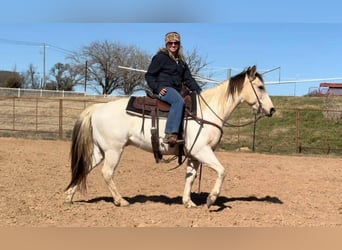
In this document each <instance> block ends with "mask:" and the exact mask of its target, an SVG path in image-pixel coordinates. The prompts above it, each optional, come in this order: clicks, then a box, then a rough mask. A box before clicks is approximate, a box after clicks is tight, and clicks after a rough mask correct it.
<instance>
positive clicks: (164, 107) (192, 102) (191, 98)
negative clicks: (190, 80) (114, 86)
mask: <svg viewBox="0 0 342 250" xmlns="http://www.w3.org/2000/svg"><path fill="white" fill-rule="evenodd" d="M184 102H185V107H186V108H187V109H188V110H189V111H190V112H192V113H196V110H197V105H196V93H195V92H193V93H191V94H189V95H187V96H185V97H184ZM157 105H158V116H159V117H167V116H168V113H169V108H170V105H169V104H168V103H166V102H163V101H161V100H159V99H156V98H151V97H149V96H139V97H138V96H131V97H130V99H129V101H128V104H127V107H126V111H127V112H128V113H132V114H136V115H144V116H150V115H151V112H152V111H153V110H156V108H157Z"/></svg>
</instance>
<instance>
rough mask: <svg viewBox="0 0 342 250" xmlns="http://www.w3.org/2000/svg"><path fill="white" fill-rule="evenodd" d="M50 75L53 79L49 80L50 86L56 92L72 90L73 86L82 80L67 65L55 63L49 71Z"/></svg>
mask: <svg viewBox="0 0 342 250" xmlns="http://www.w3.org/2000/svg"><path fill="white" fill-rule="evenodd" d="M50 75H51V76H52V77H53V79H52V80H50V83H49V84H50V85H51V86H54V89H57V90H67V91H71V90H73V88H74V86H75V85H77V84H79V83H80V82H81V80H82V77H81V76H80V74H78V73H77V72H76V71H75V70H73V68H72V67H71V66H70V65H69V64H63V63H56V64H55V65H54V66H53V67H52V69H51V70H50Z"/></svg>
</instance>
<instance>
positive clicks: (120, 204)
mask: <svg viewBox="0 0 342 250" xmlns="http://www.w3.org/2000/svg"><path fill="white" fill-rule="evenodd" d="M114 205H115V206H117V207H128V206H129V202H128V201H126V200H125V199H120V201H114Z"/></svg>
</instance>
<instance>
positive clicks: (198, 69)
mask: <svg viewBox="0 0 342 250" xmlns="http://www.w3.org/2000/svg"><path fill="white" fill-rule="evenodd" d="M185 59H186V62H187V64H188V66H189V69H190V71H191V73H192V75H193V76H194V77H195V78H197V77H200V76H204V75H203V74H204V73H203V70H204V69H205V68H206V67H207V66H208V62H207V61H206V58H203V57H202V56H200V55H199V53H198V51H197V50H196V49H194V50H192V51H187V52H186V53H185ZM211 76H212V74H211V73H207V74H206V75H205V77H207V78H210V77H211ZM198 84H199V85H200V86H202V87H203V86H204V85H205V84H207V83H206V82H203V81H198Z"/></svg>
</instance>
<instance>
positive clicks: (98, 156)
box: [64, 145, 103, 204]
mask: <svg viewBox="0 0 342 250" xmlns="http://www.w3.org/2000/svg"><path fill="white" fill-rule="evenodd" d="M102 159H103V155H102V153H101V151H100V149H99V148H98V147H97V146H96V145H95V146H94V151H93V162H92V165H91V167H90V169H89V170H88V172H90V171H91V170H92V169H94V168H95V167H96V166H98V165H99V164H100V163H101V161H102ZM77 190H78V185H75V186H72V187H70V188H69V189H68V190H66V191H65V194H66V197H65V200H64V203H66V204H71V203H72V199H73V198H74V195H75V193H76V191H77Z"/></svg>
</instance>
